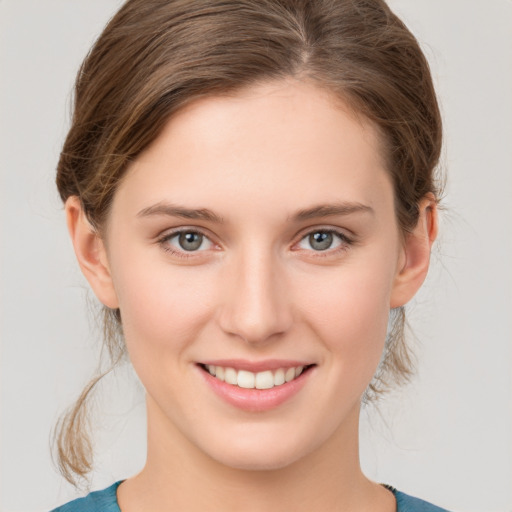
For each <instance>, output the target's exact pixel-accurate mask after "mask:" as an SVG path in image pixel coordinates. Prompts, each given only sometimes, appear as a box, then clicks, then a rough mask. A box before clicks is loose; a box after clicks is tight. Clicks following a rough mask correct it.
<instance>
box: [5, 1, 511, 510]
mask: <svg viewBox="0 0 512 512" xmlns="http://www.w3.org/2000/svg"><path fill="white" fill-rule="evenodd" d="M119 4H120V2H119V1H117V0H72V1H71V0H44V1H41V0H3V1H1V2H0V66H1V67H0V73H1V74H0V88H1V90H0V109H1V110H0V159H1V160H0V165H1V174H0V180H1V181H0V193H1V196H0V208H1V212H0V219H1V224H0V226H1V228H0V241H1V253H0V258H1V274H0V314H1V317H0V336H1V353H0V354H1V394H0V406H1V412H0V414H1V423H0V424H1V444H0V449H1V480H0V485H1V488H0V496H1V498H0V507H1V510H2V511H5V512H15V511H24V512H28V511H43V510H48V509H49V508H51V507H53V506H56V505H57V504H60V503H62V502H64V501H66V500H68V499H70V498H72V497H74V496H75V495H76V491H75V490H74V489H73V488H71V487H70V486H68V485H67V484H65V483H64V482H63V480H62V478H61V477H60V476H59V475H58V474H57V473H56V472H55V470H54V469H53V466H52V463H51V459H50V455H49V438H50V431H51V428H52V425H53V423H54V422H55V420H56V418H57V417H58V415H59V413H60V412H62V410H63V408H64V407H65V406H66V405H67V404H69V403H70V402H71V401H72V400H73V399H74V398H75V397H76V395H77V393H78V392H79V391H80V390H81V388H82V386H83V385H84V383H85V382H86V381H87V379H88V378H89V376H90V375H91V373H92V371H93V369H94V367H95V364H96V360H97V354H98V349H99V344H98V338H99V335H98V333H97V332H96V331H95V329H94V320H93V318H92V316H91V315H90V314H88V309H90V307H89V306H88V305H87V300H86V299H87V296H88V293H87V291H86V290H87V287H86V285H85V282H84V279H83V278H82V277H81V275H80V272H79V270H78V267H77V265H76V263H75V261H74V255H73V253H72V249H71V244H70V243H69V241H68V239H67V233H66V229H65V222H64V215H63V213H62V208H61V204H60V202H59V199H58V197H57V194H56V192H55V190H54V185H53V180H54V168H55V165H56V162H57V158H58V153H59V150H60V145H61V143H62V140H63V137H64V135H65V133H66V127H67V126H68V119H69V103H70V102H69V100H70V91H71V87H72V82H73V79H74V75H75V73H76V71H77V69H78V66H79V64H80V62H81V60H82V58H83V57H84V56H85V54H86V52H87V50H88V48H89V46H90V44H91V43H92V42H93V40H94V38H95V36H96V35H97V34H98V33H99V32H100V30H101V29H102V27H103V25H104V24H105V22H106V21H107V19H108V18H109V17H110V15H111V14H112V13H113V12H114V10H115V9H116V7H117V6H118V5H119ZM390 4H391V6H392V7H393V8H395V10H396V11H397V12H398V13H399V14H401V15H402V17H403V18H404V20H405V21H406V23H407V24H408V26H409V27H410V28H411V29H412V31H413V32H414V33H415V34H416V35H417V37H418V38H419V40H420V42H421V43H422V45H423V47H424V49H425V52H426V54H427V56H428V58H429V60H430V62H431V65H432V68H433V73H434V76H435V80H436V83H437V87H438V91H439V95H440V99H441V105H442V110H443V115H444V121H445V130H446V136H445V144H446V147H445V153H444V157H443V166H444V167H445V168H446V169H447V170H448V172H449V181H448V187H447V195H446V200H445V206H446V211H445V212H444V213H443V218H442V225H441V237H440V241H439V243H438V245H437V249H436V254H435V256H434V262H433V267H432V270H431V272H430V275H429V277H428V280H427V283H426V285H425V287H424V289H423V291H422V292H421V293H420V295H419V296H418V298H417V299H416V300H415V301H414V303H413V304H412V305H411V308H410V310H411V322H412V325H413V327H414V331H415V335H416V336H415V338H416V341H415V340H414V339H412V340H411V342H412V343H413V344H414V345H415V347H416V353H417V355H418V375H417V377H416V379H415V381H414V383H413V384H412V385H410V386H408V387H407V388H405V389H403V390H401V391H399V392H397V393H395V394H394V395H393V396H391V397H390V398H389V399H388V400H386V401H384V402H383V403H382V404H381V405H380V410H379V411H375V410H374V409H370V410H368V411H365V413H364V415H363V422H362V426H361V437H362V441H361V442H362V459H363V466H364V468H365V469H366V471H367V473H368V474H369V475H370V476H371V477H373V478H375V479H376V480H378V481H382V482H388V483H392V484H393V485H395V486H396V487H398V488H400V489H401V490H404V491H406V492H409V493H411V494H415V495H419V496H421V497H423V498H425V499H429V500H431V501H433V502H435V503H438V504H440V505H443V506H445V507H447V508H449V509H452V510H454V511H464V512H476V511H485V512H495V511H496V512H497V511H512V439H511V437H512V377H511V375H512V343H511V342H512V325H511V324H512V308H511V306H512V292H511V290H512V266H511V264H510V262H511V261H512V236H511V235H512V233H511V223H512V206H511V205H512V151H511V146H512V2H511V1H510V0H485V1H484V0H450V1H447V0H414V1H412V0H392V1H391V2H390ZM90 302H94V301H93V300H92V299H91V301H90ZM105 387H106V388H108V389H110V392H109V393H106V394H105V396H104V397H103V398H101V400H99V401H100V402H101V403H100V405H102V407H103V410H104V411H105V413H104V414H103V415H102V416H101V418H100V420H99V423H98V436H97V437H98V450H99V452H100V453H101V454H100V456H99V457H98V458H97V470H96V472H95V473H94V475H93V487H95V488H99V487H102V486H106V485H108V484H110V483H111V482H113V481H114V480H116V479H119V478H123V477H126V476H129V475H130V474H132V473H134V472H136V471H137V469H138V468H139V467H140V465H141V464H142V462H143V460H144V442H145V440H144V430H145V427H144V406H143V393H142V390H141V388H140V385H138V384H137V383H136V381H135V379H134V378H133V376H132V375H131V373H130V371H129V369H127V370H125V371H121V372H120V375H119V379H118V380H113V379H111V380H110V382H108V383H107V385H106V386H105Z"/></svg>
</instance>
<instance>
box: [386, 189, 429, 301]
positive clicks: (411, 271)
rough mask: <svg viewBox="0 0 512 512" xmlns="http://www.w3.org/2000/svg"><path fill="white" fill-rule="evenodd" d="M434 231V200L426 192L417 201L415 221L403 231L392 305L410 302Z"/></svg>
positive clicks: (425, 266)
mask: <svg viewBox="0 0 512 512" xmlns="http://www.w3.org/2000/svg"><path fill="white" fill-rule="evenodd" d="M437 231H438V218H437V203H436V200H435V198H434V196H433V195H432V194H429V195H428V196H427V197H425V198H424V199H423V200H422V201H421V202H420V204H419V218H418V223H417V224H416V226H415V228H414V229H413V230H412V232H411V233H407V234H406V235H405V241H404V245H403V259H402V264H401V265H400V268H399V269H398V270H397V273H396V276H395V282H394V285H393V290H392V293H391V303H390V307H391V308H397V307H399V306H403V305H404V304H406V303H407V302H409V301H410V300H411V299H412V298H413V297H414V295H415V294H416V292H417V291H418V290H419V288H420V286H421V285H422V283H423V281H424V280H425V277H426V276H427V272H428V268H429V264H430V251H431V249H432V244H433V243H434V240H435V239H436V237H437Z"/></svg>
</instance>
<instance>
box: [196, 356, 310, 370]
mask: <svg viewBox="0 0 512 512" xmlns="http://www.w3.org/2000/svg"><path fill="white" fill-rule="evenodd" d="M200 364H202V365H210V366H222V367H223V368H234V369H235V370H246V371H249V372H253V373H257V372H261V371H265V370H278V369H279V368H285V369H286V368H294V367H297V366H310V365H311V364H313V363H311V362H305V361H296V360H291V359H265V360H262V361H249V360H247V359H209V360H207V361H201V362H200Z"/></svg>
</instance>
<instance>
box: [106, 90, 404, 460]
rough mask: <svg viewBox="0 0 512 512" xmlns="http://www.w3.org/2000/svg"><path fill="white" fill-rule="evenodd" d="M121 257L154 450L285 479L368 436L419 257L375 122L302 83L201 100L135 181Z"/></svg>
mask: <svg viewBox="0 0 512 512" xmlns="http://www.w3.org/2000/svg"><path fill="white" fill-rule="evenodd" d="M106 257H107V260H108V267H109V269H110V272H111V276H112V282H113V287H114V290H115V297H116V303H115V304H110V305H111V306H113V307H115V306H119V308H120V310H121V315H122V321H123V330H124V333H125V337H126V344H127V347H128V351H129V354H130V358H131V361H132V363H133V366H134V367H135V370H136V372H137V373H138V375H139V377H140V380H141V381H142V383H143V385H144V387H145V389H146V391H147V396H148V413H149V429H150V432H151V434H150V443H151V436H152V435H153V436H157V437H158V436H159V437H160V438H161V439H160V441H161V442H162V446H163V445H164V444H165V442H167V441H169V440H170V444H171V445H172V444H176V445H178V444H179V445H180V446H181V447H185V450H189V451H190V453H192V452H195V453H196V454H197V453H201V454H206V455H208V456H209V457H211V458H213V459H214V460H216V461H218V462H221V463H223V464H226V465H228V466H231V467H238V468H250V469H263V468H265V469H269V468H279V467H285V466H286V465H288V464H290V463H292V462H294V461H297V460H298V459H300V458H302V457H305V456H307V455H309V454H313V453H318V451H319V450H322V449H325V448H326V447H328V446H331V447H332V446H333V443H337V442H342V441H343V440H345V441H346V440H347V439H351V440H354V439H356V436H357V418H358V412H359V404H360V399H361V395H362V393H363V392H364V390H365V388H366V387H367V385H368V383H369V382H370V380H371V378H372V376H373V374H374V372H375V369H376V367H377V365H378V363H379V360H380V358H381V353H382V350H383V345H384V340H385V335H386V328H387V321H388V314H389V310H390V307H391V306H396V305H397V304H394V302H396V300H395V299H394V290H395V284H396V278H397V275H398V274H399V272H400V268H401V267H402V265H403V264H404V259H405V256H404V250H403V248H402V243H401V238H400V236H399V230H398V227H397V223H396V219H395V214H394V206H393V191H392V185H391V182H390V178H389V176H388V174H387V172H386V171H385V169H384V165H383V159H382V154H381V150H380V148H379V143H378V140H377V137H376V133H375V131H374V129H373V128H372V126H371V125H369V124H367V123H365V122H364V121H363V120H361V119H356V118H355V117H354V116H353V114H351V113H349V110H348V109H344V108H343V105H342V104H341V106H340V103H339V102H338V103H337V104H335V103H334V102H333V100H332V98H330V97H329V96H328V95H327V93H325V92H323V91H322V90H320V89H319V88H316V87H314V86H312V85H308V84H306V83H300V82H293V81H290V82H286V81H283V82H277V83H269V84H263V85H260V86H257V87H252V88H250V89H247V90H245V91H243V92H242V93H238V94H236V95H232V96H225V97H209V98H205V99H201V100H198V101H196V102H194V103H192V104H190V105H189V106H188V107H186V108H185V109H184V110H182V111H181V112H179V113H178V114H177V115H175V116H174V117H173V118H172V119H171V121H169V123H168V124H167V126H166V127H165V129H164V131H163V132H162V133H161V135H160V136H159V138H158V139H157V140H156V141H155V142H154V143H153V144H152V145H151V146H150V147H149V148H148V149H147V150H146V151H145V152H144V153H143V154H142V155H141V156H140V157H139V158H138V159H137V160H136V161H135V162H134V163H133V164H132V166H131V168H130V169H129V171H128V173H127V175H126V177H125V178H124V180H123V182H122V184H121V185H120V187H119V189H118V191H117V192H116V195H115V198H114V201H113V205H112V209H111V214H110V217H109V220H108V224H107V230H106ZM207 365H210V366H211V371H212V372H215V373H217V376H212V375H210V374H209V373H208V366H207ZM299 367H300V368H302V367H303V370H302V373H300V371H301V369H300V368H299ZM214 368H215V369H214ZM299 373H300V375H299V376H298V377H295V374H299ZM226 380H228V382H227V383H226ZM283 381H284V383H283ZM235 382H236V383H235ZM254 386H257V387H259V388H264V389H255V388H254ZM164 438H165V440H166V441H165V442H164Z"/></svg>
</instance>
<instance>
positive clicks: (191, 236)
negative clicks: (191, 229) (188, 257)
mask: <svg viewBox="0 0 512 512" xmlns="http://www.w3.org/2000/svg"><path fill="white" fill-rule="evenodd" d="M179 243H180V246H181V247H182V248H183V249H184V250H185V251H195V250H196V249H199V247H201V244H202V243H203V235H201V234H200V233H181V234H180V237H179Z"/></svg>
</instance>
